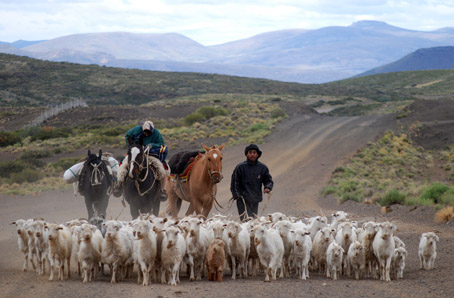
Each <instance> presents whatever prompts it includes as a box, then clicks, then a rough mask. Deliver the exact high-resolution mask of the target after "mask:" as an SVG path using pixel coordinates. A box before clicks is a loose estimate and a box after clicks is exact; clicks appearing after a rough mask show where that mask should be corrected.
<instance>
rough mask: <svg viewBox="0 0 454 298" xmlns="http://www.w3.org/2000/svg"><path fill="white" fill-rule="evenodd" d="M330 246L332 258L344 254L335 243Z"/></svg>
mask: <svg viewBox="0 0 454 298" xmlns="http://www.w3.org/2000/svg"><path fill="white" fill-rule="evenodd" d="M331 245H332V248H331V251H332V254H333V256H334V257H335V258H339V257H340V256H341V255H342V254H343V252H344V250H343V248H342V247H341V246H340V245H339V244H337V243H332V244H331Z"/></svg>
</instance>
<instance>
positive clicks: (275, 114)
mask: <svg viewBox="0 0 454 298" xmlns="http://www.w3.org/2000/svg"><path fill="white" fill-rule="evenodd" d="M285 115H286V114H285V111H284V110H283V109H281V108H277V109H274V110H272V111H271V118H273V119H275V118H279V117H285Z"/></svg>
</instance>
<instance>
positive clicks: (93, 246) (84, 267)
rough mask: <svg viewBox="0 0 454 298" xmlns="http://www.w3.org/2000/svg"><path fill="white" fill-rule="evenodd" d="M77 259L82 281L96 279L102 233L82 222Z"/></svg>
mask: <svg viewBox="0 0 454 298" xmlns="http://www.w3.org/2000/svg"><path fill="white" fill-rule="evenodd" d="M80 239H81V243H80V247H79V253H78V261H79V263H80V266H81V271H82V279H83V281H82V282H83V283H87V282H89V281H92V280H96V279H97V276H98V270H99V264H100V262H101V251H102V242H103V238H102V234H101V231H100V230H98V228H97V227H96V226H94V225H91V224H83V225H82V226H81V232H80Z"/></svg>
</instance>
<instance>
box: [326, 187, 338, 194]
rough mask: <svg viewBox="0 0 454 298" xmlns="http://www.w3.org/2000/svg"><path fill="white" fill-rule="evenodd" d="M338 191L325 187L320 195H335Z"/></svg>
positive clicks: (335, 188)
mask: <svg viewBox="0 0 454 298" xmlns="http://www.w3.org/2000/svg"><path fill="white" fill-rule="evenodd" d="M337 192H338V190H337V187H335V186H326V187H325V188H323V190H322V195H324V196H327V195H329V194H337Z"/></svg>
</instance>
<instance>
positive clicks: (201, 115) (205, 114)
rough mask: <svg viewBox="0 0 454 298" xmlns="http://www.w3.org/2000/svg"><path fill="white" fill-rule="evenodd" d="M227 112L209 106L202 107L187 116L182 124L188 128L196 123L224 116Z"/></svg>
mask: <svg viewBox="0 0 454 298" xmlns="http://www.w3.org/2000/svg"><path fill="white" fill-rule="evenodd" d="M226 115H227V111H226V110H224V109H222V108H216V107H211V106H203V107H201V108H198V109H197V110H196V111H195V112H194V113H192V114H189V115H187V116H186V117H185V118H184V123H185V124H186V125H188V126H190V125H192V124H194V123H196V122H202V121H205V120H208V119H211V118H213V117H216V116H226Z"/></svg>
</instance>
